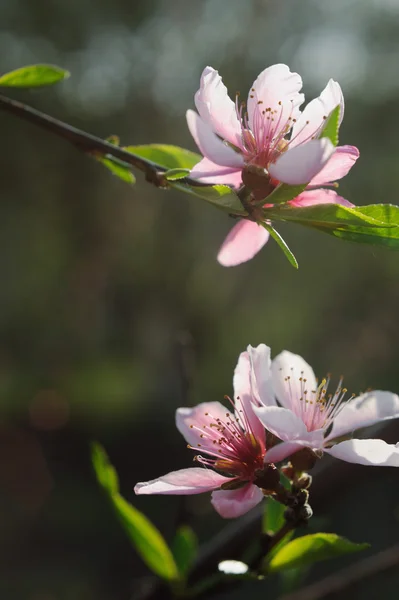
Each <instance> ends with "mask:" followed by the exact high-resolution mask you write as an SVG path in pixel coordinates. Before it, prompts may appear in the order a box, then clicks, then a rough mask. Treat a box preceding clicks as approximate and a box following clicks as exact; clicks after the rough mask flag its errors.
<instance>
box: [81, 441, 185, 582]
mask: <svg viewBox="0 0 399 600" xmlns="http://www.w3.org/2000/svg"><path fill="white" fill-rule="evenodd" d="M91 456H92V464H93V468H94V471H95V474H96V477H97V481H98V483H99V484H100V485H101V486H102V488H103V489H104V491H105V492H106V494H107V496H108V497H109V499H110V501H111V504H112V507H113V509H114V511H115V513H116V515H117V517H118V519H119V521H120V523H121V525H122V527H123V529H124V530H125V532H126V534H127V535H128V537H129V539H130V541H131V542H132V544H133V546H134V547H135V549H136V550H137V552H138V553H139V554H140V556H141V558H142V559H143V561H144V562H145V563H146V564H147V566H148V567H149V568H150V569H151V570H152V571H153V572H154V573H156V574H157V575H158V576H159V577H162V578H163V579H166V580H168V581H176V580H178V579H179V572H178V569H177V566H176V562H175V560H174V558H173V555H172V552H171V550H170V549H169V546H168V545H167V543H166V542H165V540H164V538H163V537H162V535H161V534H160V532H159V531H158V529H157V528H156V527H155V526H154V525H153V524H152V523H151V521H150V520H149V519H147V517H146V516H145V515H143V513H141V512H140V511H138V510H137V508H134V506H132V505H131V504H129V502H127V501H126V500H125V499H124V498H123V497H122V496H121V495H120V494H119V489H118V477H117V475H116V471H115V469H114V467H113V466H112V465H111V463H110V462H109V459H108V456H107V454H106V453H105V451H104V450H103V448H102V447H101V446H100V445H99V444H93V445H92V454H91Z"/></svg>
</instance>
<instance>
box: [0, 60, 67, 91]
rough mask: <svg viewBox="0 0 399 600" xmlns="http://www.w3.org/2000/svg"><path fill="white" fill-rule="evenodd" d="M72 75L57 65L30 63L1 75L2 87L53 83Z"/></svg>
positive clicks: (35, 85) (37, 85)
mask: <svg viewBox="0 0 399 600" xmlns="http://www.w3.org/2000/svg"><path fill="white" fill-rule="evenodd" d="M69 76H70V73H69V72H68V71H65V69H61V68H60V67H56V66H55V65H29V66H27V67H21V68H20V69H16V70H15V71H10V72H9V73H5V74H4V75H2V76H1V77H0V86H2V87H18V88H26V87H39V86H42V85H52V84H53V83H57V82H58V81H61V80H62V79H67V78H68V77H69Z"/></svg>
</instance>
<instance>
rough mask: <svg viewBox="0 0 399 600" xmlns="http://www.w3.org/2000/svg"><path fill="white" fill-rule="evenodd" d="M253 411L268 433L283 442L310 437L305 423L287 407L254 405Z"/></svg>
mask: <svg viewBox="0 0 399 600" xmlns="http://www.w3.org/2000/svg"><path fill="white" fill-rule="evenodd" d="M254 412H255V414H256V415H257V417H258V418H259V420H260V421H261V422H262V423H263V425H264V426H265V427H266V429H267V430H268V431H270V433H273V434H274V435H275V436H277V437H278V438H280V440H283V442H292V441H293V440H307V439H308V438H309V439H310V437H311V436H310V434H313V433H314V432H308V430H307V429H306V425H305V424H304V423H303V421H302V420H301V419H300V418H299V417H297V416H296V415H295V414H294V413H293V412H292V411H291V410H289V409H288V408H282V407H281V406H254Z"/></svg>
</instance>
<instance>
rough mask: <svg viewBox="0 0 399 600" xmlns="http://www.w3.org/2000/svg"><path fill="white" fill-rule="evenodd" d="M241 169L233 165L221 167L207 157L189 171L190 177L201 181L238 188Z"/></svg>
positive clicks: (240, 181) (240, 179) (240, 182)
mask: <svg viewBox="0 0 399 600" xmlns="http://www.w3.org/2000/svg"><path fill="white" fill-rule="evenodd" d="M241 173H242V169H235V168H234V167H221V166H220V165H217V164H215V163H214V162H212V161H211V160H209V158H203V159H202V160H200V161H199V162H198V163H197V164H196V165H195V166H194V167H193V168H192V169H191V171H190V177H193V178H194V179H198V181H202V182H203V183H209V184H217V183H220V184H224V185H231V186H233V187H235V188H239V187H240V185H242V177H241Z"/></svg>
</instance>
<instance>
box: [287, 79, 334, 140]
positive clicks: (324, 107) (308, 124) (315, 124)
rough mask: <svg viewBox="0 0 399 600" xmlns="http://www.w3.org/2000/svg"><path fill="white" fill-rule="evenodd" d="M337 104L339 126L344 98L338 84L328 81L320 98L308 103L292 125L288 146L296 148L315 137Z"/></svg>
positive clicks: (331, 80)
mask: <svg viewBox="0 0 399 600" xmlns="http://www.w3.org/2000/svg"><path fill="white" fill-rule="evenodd" d="M338 104H339V105H340V106H341V111H340V115H339V124H341V122H342V119H343V117H344V97H343V94H342V90H341V87H340V85H339V83H337V82H336V81H334V80H333V79H330V81H329V82H328V83H327V85H326V87H325V88H324V90H323V91H322V92H321V94H320V96H319V97H318V98H315V99H314V100H312V101H311V102H309V104H308V105H307V106H306V107H305V109H304V111H303V113H302V114H301V116H300V117H299V119H298V120H297V122H296V123H295V124H294V126H293V128H292V136H291V139H292V141H291V142H290V145H292V146H297V145H298V144H302V143H303V142H304V141H307V140H310V139H311V138H312V137H313V136H314V135H317V134H318V132H319V130H320V128H321V127H322V126H323V125H324V123H325V118H326V117H328V116H329V115H330V113H331V112H332V111H333V110H334V108H335V107H336V106H338Z"/></svg>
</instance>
